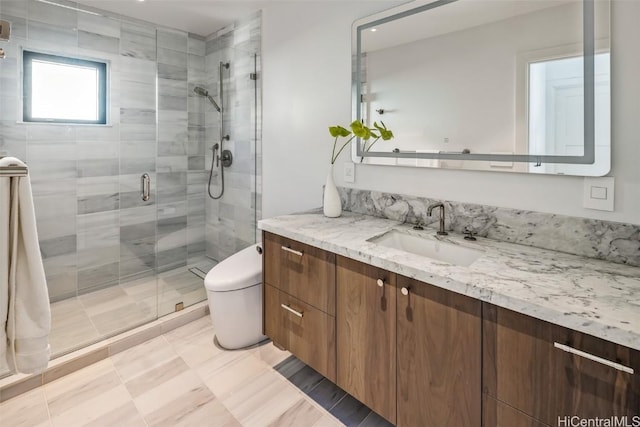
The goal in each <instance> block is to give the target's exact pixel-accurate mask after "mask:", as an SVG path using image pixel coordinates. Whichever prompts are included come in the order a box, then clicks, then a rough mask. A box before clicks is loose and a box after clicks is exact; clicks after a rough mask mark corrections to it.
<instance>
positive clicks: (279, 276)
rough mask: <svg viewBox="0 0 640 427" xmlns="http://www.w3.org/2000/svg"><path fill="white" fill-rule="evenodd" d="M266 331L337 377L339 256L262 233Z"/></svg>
mask: <svg viewBox="0 0 640 427" xmlns="http://www.w3.org/2000/svg"><path fill="white" fill-rule="evenodd" d="M263 249H264V256H263V257H262V262H263V279H264V280H263V281H264V311H263V313H264V314H263V315H264V323H263V325H264V334H265V335H267V336H268V337H269V338H271V339H272V340H273V342H274V343H275V344H276V345H278V346H279V347H282V348H284V349H286V350H289V351H290V352H291V353H293V354H294V355H295V356H296V357H298V358H299V359H300V360H301V361H303V362H304V363H306V364H307V365H309V366H311V367H312V368H313V369H315V370H316V371H318V372H319V373H320V374H322V375H324V376H325V377H326V378H328V379H330V380H331V381H334V382H335V380H336V347H335V345H336V341H335V289H336V283H335V254H332V253H330V252H327V251H323V250H321V249H318V248H314V247H312V246H309V245H305V244H302V243H300V242H296V241H295V240H290V239H286V238H284V237H281V236H277V235H274V234H271V233H266V232H265V233H263Z"/></svg>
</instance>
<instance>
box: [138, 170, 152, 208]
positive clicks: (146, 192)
mask: <svg viewBox="0 0 640 427" xmlns="http://www.w3.org/2000/svg"><path fill="white" fill-rule="evenodd" d="M140 186H141V187H142V201H144V202H147V201H149V199H150V198H151V178H150V177H149V174H148V173H143V174H142V176H141V177H140Z"/></svg>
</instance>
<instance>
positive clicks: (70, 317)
mask: <svg viewBox="0 0 640 427" xmlns="http://www.w3.org/2000/svg"><path fill="white" fill-rule="evenodd" d="M214 265H215V261H213V260H209V261H203V262H201V263H199V264H197V265H194V266H191V267H195V268H197V269H198V270H199V271H196V273H201V272H204V271H209V270H210V269H211V268H212V267H213V266H214ZM200 275H202V274H200ZM206 298H207V295H206V291H205V288H204V283H203V279H202V277H199V276H198V275H197V274H195V273H193V272H191V271H189V268H185V267H181V268H178V269H175V270H170V271H167V272H164V273H160V274H159V275H158V276H149V277H145V278H142V279H137V280H132V281H129V282H125V283H122V284H119V285H115V286H111V287H108V288H103V289H99V290H96V291H93V292H90V293H86V294H83V295H79V296H77V297H73V298H68V299H65V300H61V301H56V302H53V303H51V335H50V337H49V343H50V344H51V356H52V358H55V357H58V356H61V355H63V354H66V353H69V352H71V351H74V350H77V349H80V348H83V347H86V346H88V345H90V344H92V343H95V342H97V341H100V340H102V339H105V338H108V337H111V336H114V335H117V334H119V333H121V332H124V331H127V330H131V329H133V328H135V327H137V326H140V325H143V324H145V323H148V322H151V321H153V320H155V319H156V318H158V317H162V316H165V315H167V314H169V313H173V312H174V311H175V305H176V304H177V303H179V302H182V303H183V304H184V306H185V307H188V306H190V305H193V304H195V303H198V302H200V301H204V300H205V299H206ZM8 373H9V371H8V369H7V367H6V365H5V364H4V361H0V378H2V377H3V376H6V375H8ZM2 427H3V426H2Z"/></svg>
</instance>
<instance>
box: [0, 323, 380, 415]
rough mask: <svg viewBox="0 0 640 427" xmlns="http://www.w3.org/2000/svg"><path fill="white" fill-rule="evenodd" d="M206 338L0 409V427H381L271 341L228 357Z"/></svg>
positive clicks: (155, 342)
mask: <svg viewBox="0 0 640 427" xmlns="http://www.w3.org/2000/svg"><path fill="white" fill-rule="evenodd" d="M214 335H215V329H214V327H213V325H212V324H211V320H210V317H209V316H206V317H202V318H200V319H197V320H195V321H193V322H191V323H188V324H186V325H184V326H182V327H180V328H178V329H174V330H173V331H170V332H167V333H165V334H164V335H160V336H158V337H156V338H153V339H151V340H149V341H146V342H144V343H142V344H139V345H137V346H135V347H132V348H130V349H128V350H125V351H123V352H121V353H118V354H116V355H113V356H111V357H109V358H107V359H105V360H102V361H100V362H98V363H95V364H93V365H91V366H88V367H86V368H84V369H81V370H79V371H77V372H74V373H72V374H69V375H67V376H65V377H62V378H60V379H58V380H55V381H53V382H51V383H49V384H46V385H45V386H43V387H39V388H37V389H35V390H32V391H30V392H28V393H25V394H23V395H20V396H18V397H15V398H13V399H10V400H8V401H6V402H4V403H2V404H0V425H2V426H5V425H6V426H7V427H9V426H11V427H19V426H29V427H30V426H45V425H47V426H58V425H59V426H65V427H75V426H88V425H91V426H109V427H110V426H127V427H129V426H133V427H135V426H159V425H164V426H188V425H192V426H205V425H211V426H246V427H253V426H256V427H266V426H274V427H281V426H305V427H306V426H309V427H321V426H322V427H324V426H326V427H332V426H344V425H349V426H351V425H353V426H358V425H360V426H361V427H364V426H365V425H376V426H381V427H385V426H390V424H388V423H387V422H386V421H384V420H382V419H381V418H380V417H378V416H376V415H375V414H374V413H372V412H370V411H369V410H368V408H366V407H364V406H363V405H362V404H360V403H359V402H357V401H356V400H355V399H353V398H352V397H351V396H349V395H347V394H346V393H344V391H342V390H340V389H339V388H338V387H337V386H336V385H334V384H331V383H329V381H328V380H326V379H324V380H320V381H318V380H319V377H318V375H317V373H315V371H312V370H311V369H310V368H309V367H308V366H306V365H305V364H303V363H301V362H300V361H299V360H297V359H295V358H294V357H293V356H291V354H290V353H288V352H286V351H281V350H279V349H277V348H276V347H274V346H273V344H271V343H270V342H266V343H263V344H261V345H258V346H254V347H251V348H248V349H243V350H233V351H229V350H224V349H221V348H219V347H218V346H216V344H215V341H214ZM316 377H318V378H316ZM319 388H322V389H323V392H322V393H320V394H322V395H325V396H327V395H332V396H335V397H336V398H335V399H333V401H332V402H331V403H330V404H327V402H328V400H327V399H321V400H320V401H318V400H314V399H313V397H312V396H313V395H314V394H318V393H314V391H315V389H319ZM323 406H325V407H323ZM356 415H357V416H356ZM5 417H9V418H5ZM356 420H357V421H356Z"/></svg>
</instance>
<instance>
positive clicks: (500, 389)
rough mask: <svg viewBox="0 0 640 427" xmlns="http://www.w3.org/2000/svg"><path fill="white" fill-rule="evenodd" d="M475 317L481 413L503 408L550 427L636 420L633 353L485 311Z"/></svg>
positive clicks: (637, 365) (637, 375) (637, 383)
mask: <svg viewBox="0 0 640 427" xmlns="http://www.w3.org/2000/svg"><path fill="white" fill-rule="evenodd" d="M483 317H484V320H483V321H484V325H483V326H484V327H483V335H484V343H483V344H484V347H483V348H484V350H483V351H484V356H483V361H484V366H483V384H484V385H483V389H484V393H485V394H486V396H485V413H499V412H500V411H499V410H496V409H495V408H494V407H493V406H498V407H500V406H502V404H506V405H508V406H509V407H511V408H514V409H516V410H518V411H520V412H522V413H523V414H526V415H528V416H529V417H531V418H533V419H534V420H537V421H538V422H540V423H543V424H546V425H550V426H556V425H559V420H560V419H564V417H571V416H577V417H580V418H581V419H594V418H610V417H612V416H618V417H621V416H625V415H626V416H627V417H629V418H628V420H629V422H631V420H632V417H633V416H638V415H640V352H638V351H636V350H633V349H630V348H627V347H624V346H620V345H617V344H614V343H612V342H609V341H605V340H603V339H600V338H596V337H593V336H591V335H587V334H583V333H580V332H576V331H573V330H570V329H567V328H564V327H561V326H558V325H554V324H551V323H548V322H544V321H541V320H538V319H534V318H532V317H529V316H526V315H523V314H519V313H515V312H513V311H510V310H507V309H503V308H499V307H496V306H493V305H491V304H486V303H485V305H484V307H483ZM631 370H633V371H634V373H633V374H632V373H630V372H627V371H631ZM503 412H504V411H503ZM638 420H639V421H640V418H638ZM494 425H495V426H512V425H513V424H510V423H508V422H506V421H504V420H503V421H502V422H501V421H500V419H498V420H497V421H496V423H495V424H493V423H490V424H486V423H485V426H486V427H493V426H494ZM522 425H526V426H528V425H536V424H522ZM563 425H568V424H567V423H565V424H563Z"/></svg>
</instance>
